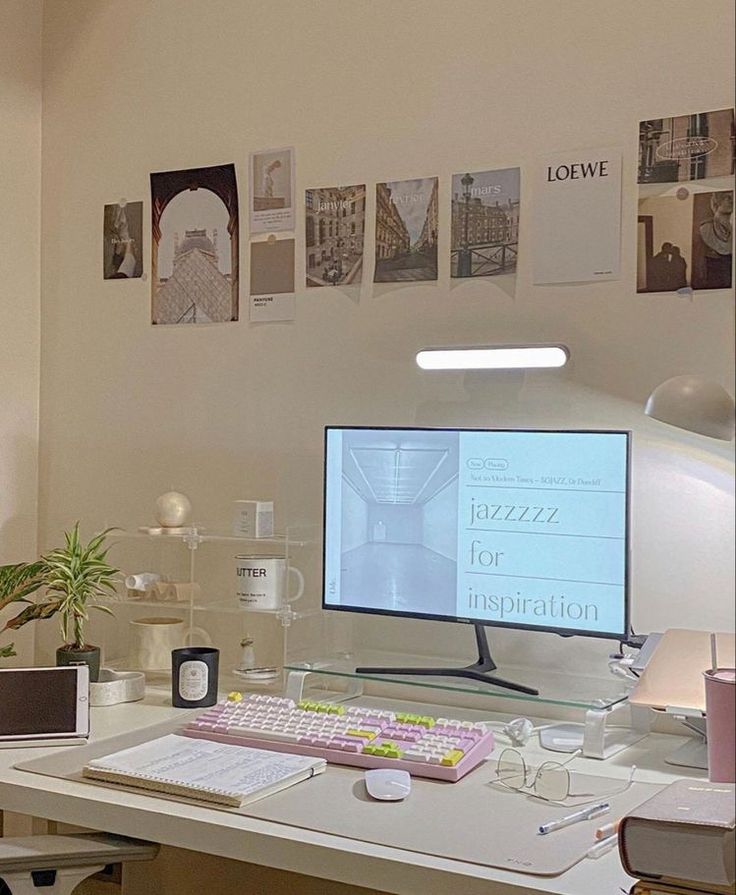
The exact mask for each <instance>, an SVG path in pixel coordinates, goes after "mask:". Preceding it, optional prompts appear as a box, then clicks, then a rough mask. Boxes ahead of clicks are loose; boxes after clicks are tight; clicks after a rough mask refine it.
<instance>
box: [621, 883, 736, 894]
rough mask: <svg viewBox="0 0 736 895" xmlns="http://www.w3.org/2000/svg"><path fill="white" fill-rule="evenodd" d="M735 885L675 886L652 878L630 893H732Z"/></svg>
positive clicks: (632, 889) (634, 886)
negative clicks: (711, 886)
mask: <svg viewBox="0 0 736 895" xmlns="http://www.w3.org/2000/svg"><path fill="white" fill-rule="evenodd" d="M733 891H734V889H733V886H725V887H721V886H716V887H715V888H708V889H703V888H693V886H685V885H682V886H675V885H672V884H670V883H655V882H652V881H651V880H650V881H648V882H644V881H643V880H639V882H638V883H634V885H633V886H632V887H631V889H629V895H732V893H733Z"/></svg>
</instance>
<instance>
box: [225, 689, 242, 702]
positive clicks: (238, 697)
mask: <svg viewBox="0 0 736 895" xmlns="http://www.w3.org/2000/svg"><path fill="white" fill-rule="evenodd" d="M227 701H228V702H242V701H243V694H242V693H240V692H238V691H237V690H233V691H232V693H228V694H227Z"/></svg>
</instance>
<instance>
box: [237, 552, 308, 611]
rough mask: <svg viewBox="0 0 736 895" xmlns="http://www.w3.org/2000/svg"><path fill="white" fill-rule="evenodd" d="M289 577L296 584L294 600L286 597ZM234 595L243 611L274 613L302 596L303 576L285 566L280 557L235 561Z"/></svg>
mask: <svg viewBox="0 0 736 895" xmlns="http://www.w3.org/2000/svg"><path fill="white" fill-rule="evenodd" d="M287 569H288V574H291V575H294V576H295V578H296V580H297V590H296V594H294V596H291V597H290V596H288V594H287ZM235 593H236V595H237V598H238V602H239V603H240V605H241V606H242V607H243V609H259V610H270V611H275V610H277V609H281V608H282V607H283V606H285V605H286V604H287V603H293V602H294V601H295V600H298V599H299V597H301V595H302V594H303V593H304V576H303V575H302V573H301V572H300V571H299V569H295V568H294V566H287V564H286V558H285V557H283V556H267V555H264V554H256V555H245V554H241V555H240V556H236V557H235Z"/></svg>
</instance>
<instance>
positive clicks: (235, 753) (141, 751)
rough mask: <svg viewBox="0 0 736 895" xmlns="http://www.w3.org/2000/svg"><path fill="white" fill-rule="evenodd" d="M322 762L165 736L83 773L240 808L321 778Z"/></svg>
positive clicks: (115, 754)
mask: <svg viewBox="0 0 736 895" xmlns="http://www.w3.org/2000/svg"><path fill="white" fill-rule="evenodd" d="M326 765H327V762H326V761H325V760H324V759H323V758H313V757H311V756H308V755H291V754H289V753H287V752H269V751H267V750H266V749H252V748H251V747H250V746H239V745H231V744H228V743H213V742H211V741H209V740H200V739H196V740H195V739H192V738H190V737H184V736H179V735H177V734H169V735H168V736H163V737H159V738H158V739H155V740H151V741H150V742H148V743H141V744H140V745H139V746H133V747H131V748H130V749H122V750H121V751H120V752H113V753H112V754H111V755H105V756H103V757H102V758H95V759H93V760H92V761H90V762H89V764H87V765H86V766H85V767H84V768H83V769H82V774H83V776H84V777H88V778H90V779H92V780H101V781H103V782H105V783H117V784H123V785H125V786H133V787H138V788H141V789H149V790H153V791H155V792H160V793H165V794H168V795H174V796H184V797H188V798H193V799H200V800H202V801H205V802H213V803H215V804H218V805H227V806H229V807H234V808H240V807H242V806H243V805H247V804H250V803H251V802H255V801H257V800H258V799H262V798H265V797H266V796H269V795H272V794H273V793H275V792H279V790H282V789H285V788H286V787H287V786H292V785H293V784H294V783H299V782H300V781H301V780H306V779H308V778H309V777H313V776H314V775H315V774H321V773H322V772H323V771H324V770H325V767H326Z"/></svg>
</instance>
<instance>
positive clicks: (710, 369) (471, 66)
mask: <svg viewBox="0 0 736 895" xmlns="http://www.w3.org/2000/svg"><path fill="white" fill-rule="evenodd" d="M698 10H699V11H698V24H697V35H695V34H694V32H693V19H692V15H693V11H692V5H691V4H688V3H672V2H670V0H653V2H650V3H646V4H644V3H641V2H639V0H621V2H618V3H603V2H599V3H593V4H591V3H590V2H588V0H566V2H564V3H548V2H542V0H526V2H509V0H457V2H455V3H452V4H448V3H447V2H446V0H404V2H402V3H399V4H397V3H395V2H392V0H374V2H372V3H364V2H360V0H318V2H317V0H311V2H296V0H292V2H283V0H282V2H276V3H264V2H261V0H257V2H256V0H240V2H233V0H209V2H208V3H206V4H203V3H201V2H198V0H157V2H155V3H154V2H148V0H129V2H128V3H126V4H125V7H124V9H121V7H120V5H119V4H117V3H113V2H100V0H63V2H62V0H56V2H52V0H49V2H47V3H46V19H45V29H44V32H45V44H44V51H45V57H44V59H45V93H44V103H45V105H44V157H43V209H44V220H43V245H44V254H43V268H42V276H43V281H42V282H43V333H44V341H43V357H42V367H41V370H42V404H41V421H42V428H41V463H40V476H41V481H40V491H39V493H40V535H41V541H42V543H43V545H45V546H48V545H49V544H50V543H52V542H54V541H55V540H57V539H58V538H59V536H60V531H61V529H62V528H63V527H65V526H67V525H69V524H70V523H71V522H73V520H75V519H77V518H80V519H82V520H83V522H84V525H85V527H86V528H87V529H88V530H90V529H91V528H93V527H96V526H99V525H102V524H105V523H108V524H119V525H124V526H137V525H140V524H144V523H148V522H151V521H152V505H153V500H154V498H155V497H156V495H158V494H159V493H161V492H162V491H164V490H167V489H168V488H169V487H171V486H174V487H176V488H177V489H179V490H182V491H184V492H186V493H187V494H188V495H189V496H190V498H191V500H192V502H193V504H194V507H195V511H196V517H197V519H198V520H200V521H201V522H204V523H205V524H220V525H222V524H224V523H226V522H227V520H228V518H229V511H230V502H231V500H232V499H234V498H243V497H261V498H266V497H273V498H274V499H275V500H276V507H277V524H278V525H279V526H280V527H283V526H284V525H285V524H286V523H287V521H304V520H314V521H318V520H319V516H320V509H321V445H322V427H323V426H324V425H325V424H326V423H343V424H387V425H393V424H396V425H402V424H412V423H415V422H419V423H426V422H431V423H433V424H443V423H444V424H452V423H460V422H462V423H464V424H466V425H483V424H487V425H488V424H490V425H499V424H512V425H517V424H518V425H532V426H533V425H536V424H545V423H548V422H553V421H554V422H555V423H557V424H561V425H569V424H571V423H572V422H575V423H577V424H582V425H598V426H615V425H622V424H623V425H631V426H632V427H633V428H635V430H636V433H637V447H636V451H635V457H634V459H635V464H636V477H635V484H636V491H635V495H634V507H633V509H634V523H635V529H634V539H635V541H634V572H633V582H634V589H633V597H634V600H635V610H634V622H635V626H637V627H638V628H640V629H643V630H651V629H652V628H657V627H661V626H663V625H667V624H672V623H675V624H693V625H697V624H698V622H699V623H700V624H713V625H727V624H732V623H733V607H732V602H731V598H732V586H733V546H732V542H733V473H732V462H733V461H732V453H731V451H730V449H729V448H728V447H724V448H722V449H719V448H716V449H714V450H715V452H714V453H711V452H710V447H709V446H707V447H704V442H703V440H702V439H700V440H698V439H688V438H686V437H684V436H683V437H682V438H680V436H679V435H677V434H676V433H675V434H672V433H665V432H664V430H663V429H661V428H660V427H658V425H657V424H650V423H649V422H648V421H646V424H645V421H644V420H642V417H641V414H640V412H639V407H640V405H641V403H642V402H643V401H644V399H645V398H646V396H647V395H648V393H649V392H650V391H651V389H652V388H653V387H654V386H655V385H656V384H658V383H659V382H661V381H662V380H663V379H665V378H667V377H669V376H672V375H675V374H678V373H683V372H695V373H700V374H703V375H706V376H709V377H713V378H715V379H717V380H718V381H720V382H722V383H723V384H724V385H726V386H727V387H729V388H730V387H732V381H733V296H732V295H730V294H728V293H726V292H725V291H724V292H707V293H700V294H697V295H695V296H694V297H693V298H692V299H691V300H690V299H683V298H679V297H673V296H660V295H655V296H641V295H637V294H636V291H635V279H636V272H635V271H636V267H635V265H636V214H637V204H636V200H637V191H636V187H635V181H636V159H637V145H636V138H637V123H638V121H639V120H640V119H641V118H648V117H654V116H660V115H675V114H682V113H687V112H690V111H694V110H699V109H703V108H707V109H718V108H723V107H726V106H730V105H732V104H733V94H732V91H731V85H732V84H733V38H732V35H733V28H732V27H731V25H732V24H733V21H732V20H733V6H732V3H731V2H730V0H707V2H705V3H703V4H701V5H700V6H699V8H698ZM286 145H294V146H296V150H297V195H298V196H299V197H300V199H299V207H300V208H303V200H302V199H301V197H302V196H303V190H304V189H305V188H308V187H317V186H331V185H335V184H342V183H362V182H365V183H366V184H367V185H368V195H369V198H370V201H369V230H370V224H372V222H373V209H374V199H373V193H374V184H375V183H376V181H382V180H392V179H400V178H405V177H420V176H433V175H439V176H440V178H441V180H440V232H441V239H440V259H441V260H440V279H439V282H438V283H436V284H426V285H414V286H406V287H402V288H393V287H389V286H385V285H383V286H375V287H374V286H372V285H371V284H370V283H365V284H364V285H363V288H362V291H361V292H360V295H359V298H358V296H356V295H355V294H350V295H348V294H346V293H344V292H343V291H341V290H340V289H323V290H317V289H312V290H310V291H309V292H308V293H307V291H306V290H305V289H301V290H300V291H299V294H298V296H297V315H298V319H297V321H296V322H295V323H293V324H292V323H288V324H277V325H261V326H253V325H249V323H248V321H247V289H246V288H245V287H244V286H243V285H241V320H240V322H238V323H235V324H226V325H215V326H208V327H200V328H195V327H163V326H161V327H151V325H150V322H149V321H150V283H149V282H148V281H144V280H134V281H128V282H126V281H114V280H113V281H107V282H105V281H103V280H102V272H101V263H102V245H101V224H102V208H103V205H104V204H105V203H106V202H112V201H117V200H118V199H119V198H122V197H124V198H127V199H128V200H131V201H133V200H139V199H143V200H144V202H145V212H144V214H145V216H146V219H147V217H148V214H149V199H148V195H149V194H148V190H149V184H148V174H149V172H151V171H164V170H167V169H177V168H185V167H192V166H199V165H210V164H216V163H225V162H231V161H234V162H235V164H236V166H237V171H238V178H239V188H240V195H241V208H245V207H246V201H245V200H246V195H247V190H246V188H247V158H248V152H249V151H251V150H255V149H264V148H269V147H277V146H286ZM611 145H619V146H621V147H622V149H623V151H624V181H623V182H624V189H623V224H624V226H623V245H622V276H621V279H620V280H619V281H617V282H610V283H596V284H594V285H585V286H554V287H535V286H532V283H531V267H532V264H531V262H532V252H533V250H534V246H533V245H532V244H531V242H530V234H531V227H530V210H531V207H532V205H533V201H534V197H533V195H532V191H531V186H530V184H531V179H532V178H531V176H530V171H531V163H532V160H533V159H534V157H535V155H537V154H539V153H544V152H553V151H558V150H564V149H568V148H570V149H575V148H586V147H587V148H590V147H595V146H611ZM512 165H521V167H522V208H521V234H520V247H521V255H520V263H519V272H518V280H517V284H516V289H515V292H514V291H513V290H510V289H509V288H502V287H501V285H500V284H499V283H496V282H493V281H490V280H478V281H473V282H467V283H461V284H457V283H454V284H453V285H452V287H450V286H449V283H450V281H449V259H448V254H449V234H448V230H449V200H450V176H451V175H452V174H453V173H455V172H458V171H464V170H471V171H472V170H478V169H483V168H486V167H499V168H500V167H506V166H512ZM245 230H246V222H245V220H242V221H241V232H243V231H245ZM303 235H304V234H303V222H302V221H301V220H300V221H299V232H298V235H297V236H298V261H297V276H298V281H299V282H303V278H304V259H303ZM241 246H242V249H241V284H247V282H248V271H247V264H248V252H247V241H246V239H243V240H242V241H241ZM366 250H367V254H368V257H370V256H371V253H372V251H373V238H372V234H370V232H369V235H368V239H367V245H366ZM145 251H146V255H145V264H146V269H148V266H149V262H150V245H146V247H145ZM369 270H370V265H369ZM510 293H511V294H510ZM543 340H553V341H560V340H561V341H564V342H566V343H567V344H568V345H569V346H570V349H571V353H572V358H573V363H572V366H571V370H570V372H569V374H568V376H567V378H563V377H559V376H555V375H550V376H549V377H546V376H542V377H539V376H537V377H532V378H530V379H529V380H528V382H527V384H526V385H525V386H524V388H523V389H522V391H521V392H519V391H517V390H515V389H514V388H508V383H506V382H505V380H501V379H500V378H493V379H490V380H486V381H485V382H481V383H480V385H479V386H478V387H477V388H476V387H474V382H475V380H473V382H470V383H469V389H470V391H469V392H466V391H465V390H464V389H463V382H462V378H461V377H460V376H457V375H455V374H448V375H442V374H439V375H431V374H422V373H421V372H420V371H418V369H417V368H416V366H415V365H414V362H413V356H414V353H415V351H416V350H417V349H418V348H420V347H423V346H426V345H437V344H444V343H451V344H463V343H465V344H467V343H471V344H472V343H478V342H484V341H491V342H513V341H532V342H533V341H543ZM581 389H593V390H594V391H592V392H591V391H581ZM228 562H229V558H228V557H226V558H225V560H224V565H223V568H228V565H227V564H228ZM313 583H314V584H316V582H313ZM213 624H214V623H213ZM258 624H260V623H258ZM107 630H108V634H107V635H106V636H107V638H108V641H110V640H111V639H112V634H111V633H110V632H112V630H113V629H112V628H108V629H107ZM259 631H260V629H259ZM417 632H419V633H417ZM237 633H238V634H239V633H240V632H239V631H238V632H237ZM256 633H258V631H257V632H256ZM272 633H273V632H272V631H266V630H265V628H264V630H263V631H262V632H261V633H259V636H260V637H262V638H263V639H267V638H268V637H269V636H271V634H272ZM44 636H45V639H44V641H43V649H42V650H41V653H40V654H41V655H46V654H47V651H48V650H49V649H50V647H51V646H52V645H53V639H54V636H55V634H54V632H51V633H49V634H45V635H44ZM101 636H102V635H101ZM229 636H230V639H231V640H233V641H234V638H235V636H236V634H235V633H234V632H231V633H230V635H229ZM371 636H374V637H377V638H383V639H384V642H389V641H390V640H392V639H396V640H399V641H400V642H401V643H411V641H412V639H413V640H415V641H417V640H418V641H419V643H418V644H417V648H418V647H419V646H423V647H424V649H427V648H442V647H446V648H449V647H450V646H452V647H453V648H454V645H455V644H458V645H465V644H466V641H467V637H468V635H467V631H460V632H458V631H455V630H454V629H453V630H451V626H440V625H436V624H435V625H431V626H430V625H417V624H415V623H412V622H396V623H393V622H392V623H384V624H383V626H381V625H380V624H379V625H375V624H373V625H372V627H371V630H370V631H369V632H368V633H367V634H366V637H367V638H370V637H371ZM499 642H501V643H502V644H505V643H508V644H509V647H508V649H509V651H510V653H511V652H513V653H516V652H517V651H518V650H522V651H523V650H525V649H526V648H527V647H526V646H524V645H525V644H529V643H530V640H529V635H509V637H508V638H506V639H503V638H500V640H499ZM520 644H521V645H522V646H520ZM609 647H610V644H605V645H595V647H593V646H591V645H589V644H588V645H586V646H585V647H583V646H582V645H581V646H580V647H579V649H583V648H585V649H586V650H590V655H591V657H590V662H591V663H592V662H600V658H601V655H602V654H604V653H607V652H608V651H609ZM504 648H505V647H504ZM533 648H534V649H535V650H537V652H539V651H541V652H542V653H543V654H544V651H545V650H547V651H548V653H549V655H550V656H553V657H554V658H555V661H556V660H557V658H558V657H559V659H560V661H564V658H565V656H567V657H568V658H569V657H570V655H571V653H572V652H573V651H572V650H571V649H570V647H569V642H565V643H562V644H561V646H560V649H558V647H557V642H556V641H555V642H554V643H550V638H543V637H541V636H540V637H539V638H535V639H534V640H533ZM575 656H576V660H579V657H580V653H575ZM585 661H587V659H586V660H585ZM577 667H578V668H580V667H588V666H586V665H585V663H583V665H582V666H581V665H580V664H578V666H577Z"/></svg>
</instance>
